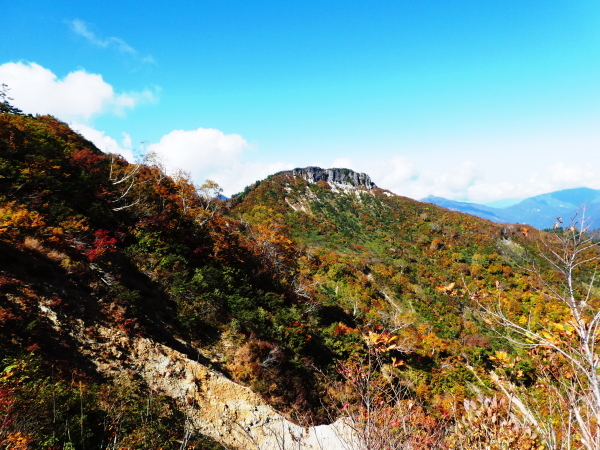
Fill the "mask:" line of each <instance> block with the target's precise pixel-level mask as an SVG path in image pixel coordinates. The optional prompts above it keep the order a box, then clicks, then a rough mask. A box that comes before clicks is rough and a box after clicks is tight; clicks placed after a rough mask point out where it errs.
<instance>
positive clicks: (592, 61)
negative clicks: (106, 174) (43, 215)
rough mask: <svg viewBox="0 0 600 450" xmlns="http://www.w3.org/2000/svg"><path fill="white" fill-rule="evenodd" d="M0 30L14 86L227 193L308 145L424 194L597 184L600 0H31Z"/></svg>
mask: <svg viewBox="0 0 600 450" xmlns="http://www.w3.org/2000/svg"><path fill="white" fill-rule="evenodd" d="M2 34H3V37H2V38H1V39H0V82H5V83H7V84H8V85H9V86H10V87H11V91H10V94H11V96H12V97H13V98H14V102H13V103H14V104H15V105H16V106H19V107H21V108H22V109H24V110H25V111H26V112H36V113H52V114H53V115H55V116H57V117H59V118H61V119H63V120H65V121H67V122H69V123H70V124H72V126H73V127H74V128H76V129H78V130H79V131H80V132H82V134H84V135H85V136H86V137H88V138H89V139H91V140H93V141H94V142H95V143H96V144H97V145H99V146H100V147H101V148H103V149H104V150H107V151H114V152H119V153H122V154H124V155H128V156H129V157H131V154H132V152H135V151H140V150H141V149H150V150H153V151H155V152H157V153H158V154H160V155H161V156H162V157H163V159H164V161H165V164H166V165H167V166H168V167H169V168H172V169H174V168H175V167H179V168H182V169H184V170H188V171H190V172H191V173H192V175H193V177H194V178H195V179H196V180H197V181H198V182H202V181H203V180H205V179H206V178H211V179H214V180H215V181H217V182H218V183H219V184H221V185H222V187H223V188H224V190H225V193H226V194H229V195H230V194H233V193H234V192H237V191H240V190H241V189H243V187H244V186H245V185H247V184H249V183H251V182H253V181H255V180H257V179H260V178H264V177H265V176H266V175H268V174H270V173H273V172H276V171H279V170H283V169H288V168H293V167H303V166H308V165H319V166H322V167H340V166H343V167H350V168H352V169H355V170H358V171H363V172H367V173H369V174H370V175H371V176H372V178H373V179H374V181H375V182H376V183H377V184H378V185H379V186H380V187H383V188H387V189H390V190H392V191H393V192H396V193H397V194H400V195H406V196H410V197H413V198H417V199H418V198H422V197H425V196H426V195H430V194H433V195H440V196H445V197H448V198H453V199H457V200H470V201H476V202H482V203H483V202H490V201H494V200H497V199H501V198H508V197H526V196H530V195H536V194H540V193H543V192H548V191H552V190H556V189H564V188H570V187H578V186H588V187H593V188H600V3H598V2H597V1H595V0H594V1H592V0H590V1H578V0H570V1H553V0H546V1H541V0H540V1H524V0H521V1H511V0H505V1H496V0H487V1H482V0H479V1H458V0H457V1H442V0H439V1H427V0H423V1H418V2H417V1H410V2H409V1H395V2H387V1H377V2H366V1H364V2H363V1H346V2H341V1H324V0H322V1H304V2H292V1H254V2H242V1H227V0H221V1H211V2H209V1H198V2H180V1H171V2H156V1H155V2H151V1H150V2H148V1H146V2H138V1H128V2H98V1H87V2H66V1H60V0H57V1H54V2H41V1H27V0H23V1H21V2H9V4H8V5H4V6H3V33H2ZM142 142H143V144H142Z"/></svg>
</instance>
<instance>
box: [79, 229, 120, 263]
mask: <svg viewBox="0 0 600 450" xmlns="http://www.w3.org/2000/svg"><path fill="white" fill-rule="evenodd" d="M109 234H110V232H109V231H106V230H98V231H96V232H95V233H94V235H95V236H96V239H95V240H94V244H93V247H92V248H91V249H89V250H88V251H87V252H85V256H86V257H87V258H88V259H89V260H90V261H93V260H95V259H98V258H100V257H101V256H103V255H104V254H106V253H114V252H116V251H117V250H116V249H115V245H116V244H117V238H114V237H109Z"/></svg>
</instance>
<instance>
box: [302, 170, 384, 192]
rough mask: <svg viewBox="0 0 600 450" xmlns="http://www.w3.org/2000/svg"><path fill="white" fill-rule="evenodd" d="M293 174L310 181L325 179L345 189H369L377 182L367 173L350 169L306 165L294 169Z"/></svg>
mask: <svg viewBox="0 0 600 450" xmlns="http://www.w3.org/2000/svg"><path fill="white" fill-rule="evenodd" d="M292 175H293V176H295V177H301V178H303V179H305V180H306V181H308V182H309V183H317V182H319V181H325V182H327V183H329V184H331V185H333V186H336V187H341V188H345V189H367V190H371V189H373V188H374V187H375V183H373V182H372V181H371V178H370V177H369V175H367V174H366V173H358V172H354V171H353V170H350V169H321V168H320V167H306V168H304V169H294V170H293V171H292Z"/></svg>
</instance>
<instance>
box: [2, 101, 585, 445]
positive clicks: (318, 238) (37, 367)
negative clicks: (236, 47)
mask: <svg viewBox="0 0 600 450" xmlns="http://www.w3.org/2000/svg"><path fill="white" fill-rule="evenodd" d="M349 172H350V171H347V172H345V173H346V174H348V173H349ZM355 178H356V177H355ZM218 194H219V190H218V186H216V185H214V183H207V184H205V185H203V186H200V187H197V186H194V185H193V184H192V183H191V181H190V180H189V178H188V177H187V176H186V175H185V174H183V173H179V174H177V175H174V176H167V175H166V174H165V171H164V170H163V168H162V167H161V165H160V161H157V160H156V159H154V158H153V157H152V155H148V156H147V158H146V160H145V161H144V162H143V163H141V164H129V163H127V162H126V161H124V160H123V159H121V158H119V157H118V156H114V155H106V154H103V153H102V152H100V151H99V150H98V149H96V148H95V147H94V146H93V144H91V143H90V142H88V141H86V140H85V139H83V138H82V137H81V136H79V135H78V134H76V133H74V132H73V131H72V130H70V129H69V127H68V126H67V125H66V124H64V123H61V122H59V121H57V120H56V119H54V118H52V117H49V116H38V117H31V116H25V115H22V114H19V113H18V112H17V113H14V112H12V113H3V114H0V249H1V252H0V258H1V259H0V289H1V291H0V333H2V337H3V339H2V340H1V341H0V353H1V354H2V356H3V359H2V368H1V370H3V372H2V376H1V377H0V411H1V412H2V415H4V417H6V419H5V420H4V421H3V422H1V423H0V445H2V446H4V447H3V448H52V449H54V448H56V449H58V448H61V449H62V448H213V446H216V445H217V444H215V443H212V442H210V441H209V440H208V439H205V438H204V437H202V436H201V435H200V434H198V433H194V432H190V428H189V426H188V425H189V421H188V420H187V416H186V413H185V411H186V407H185V406H182V404H181V403H180V402H179V401H178V400H177V401H176V400H175V399H174V396H173V395H171V394H169V395H167V394H168V392H166V391H165V390H163V391H161V390H159V389H158V388H156V387H154V388H151V387H150V386H148V379H147V378H144V377H143V376H142V374H141V373H139V370H140V369H139V367H141V366H140V365H139V364H137V362H136V360H135V358H138V356H136V355H137V353H136V352H135V351H134V349H133V347H132V346H129V344H127V342H129V341H130V342H134V341H135V340H136V339H137V340H138V341H139V340H140V339H142V340H144V342H155V343H156V345H157V348H158V347H159V346H160V347H161V348H169V349H171V350H172V351H173V352H177V354H180V355H184V357H187V358H189V360H190V361H195V362H197V363H200V364H202V365H204V366H205V367H207V368H209V369H211V370H214V371H217V372H218V373H221V374H223V375H225V376H226V377H228V378H229V379H231V380H234V381H236V382H239V383H241V384H244V385H246V386H249V387H250V388H251V389H252V390H253V391H254V392H256V393H257V394H259V395H260V396H261V397H262V398H263V399H264V401H265V402H267V403H269V404H270V405H272V406H273V407H275V408H276V409H277V410H279V411H280V412H282V413H283V414H286V415H287V416H288V417H289V418H291V419H293V420H296V421H299V422H301V423H302V424H320V423H327V422H329V421H331V420H333V419H335V418H337V417H339V416H349V417H359V416H360V414H363V415H364V413H365V409H364V408H365V399H370V400H369V401H368V403H369V404H370V405H371V403H373V402H375V403H373V405H374V404H377V405H379V406H378V407H377V408H375V409H374V410H373V409H370V410H369V411H372V412H373V414H375V413H377V414H379V416H376V415H373V416H372V417H371V416H368V417H367V419H365V420H367V423H369V424H370V425H373V427H372V428H373V429H376V428H377V427H379V429H380V430H381V429H385V430H388V431H389V432H391V433H392V434H394V433H395V435H396V441H398V442H400V441H402V442H408V441H407V439H408V438H407V436H412V438H413V440H414V442H416V441H419V442H425V443H428V444H426V445H427V448H434V447H436V446H438V447H439V446H448V445H450V446H451V445H454V446H455V447H453V448H462V447H460V446H459V445H462V444H461V442H464V439H465V435H464V428H461V427H460V426H459V427H455V426H454V424H455V423H457V420H458V419H460V417H462V416H463V414H464V412H465V403H464V402H463V400H465V399H469V398H477V397H478V396H479V398H480V400H481V399H483V398H484V397H486V396H487V397H489V398H491V397H492V396H493V395H494V391H495V390H498V389H500V391H501V390H502V389H501V388H500V387H499V384H498V383H495V382H494V380H493V377H490V371H491V370H492V369H494V368H495V369H496V370H497V372H496V373H500V372H501V373H502V374H503V375H502V376H503V377H504V379H505V380H507V382H510V383H513V384H514V386H523V387H524V388H528V387H530V386H534V385H535V383H536V382H537V380H539V379H541V378H540V376H541V375H540V373H539V372H538V371H536V367H535V364H534V363H535V356H536V355H532V354H528V353H527V352H526V351H524V350H523V349H519V348H517V347H515V346H513V345H512V344H510V343H509V342H508V341H507V340H506V339H503V338H501V337H500V336H499V335H498V333H496V332H495V331H494V330H493V329H492V328H490V326H489V325H487V324H485V323H484V317H483V316H482V315H480V314H479V311H480V310H481V309H482V308H485V307H486V306H489V307H491V306H493V305H496V304H497V303H498V302H500V303H501V304H502V307H503V308H504V309H503V310H506V311H509V312H510V317H511V318H514V320H515V321H517V322H518V321H525V322H524V323H529V324H533V325H535V324H538V325H539V326H540V327H547V326H549V325H548V324H550V323H558V324H561V323H564V322H565V320H566V319H565V320H563V319H564V318H565V317H567V316H568V311H566V310H565V308H564V307H561V306H560V305H561V303H560V301H558V302H557V301H554V300H553V299H552V298H550V297H548V292H549V291H548V288H547V286H544V284H543V283H541V282H540V278H539V277H538V275H543V277H544V279H546V280H549V281H550V282H554V281H556V282H560V281H561V275H560V274H559V273H556V272H553V271H551V270H550V269H551V268H550V266H549V265H548V264H547V263H545V262H544V260H543V259H542V258H540V257H539V250H540V248H539V247H538V244H537V243H538V242H539V239H540V237H542V238H543V236H542V235H540V234H539V232H538V231H537V230H534V229H528V228H521V227H517V226H510V225H497V224H493V223H491V222H488V221H485V220H481V219H477V218H475V217H471V216H466V215H462V214H459V213H455V212H451V211H448V210H445V209H443V208H439V207H436V206H434V205H430V204H424V203H420V202H416V201H413V200H410V199H406V198H403V197H399V196H396V195H394V194H392V193H390V192H388V191H385V190H382V189H380V188H378V187H375V186H371V187H369V188H365V187H364V186H360V185H352V183H350V184H346V185H344V184H343V183H341V184H339V183H338V184H336V183H328V182H326V181H323V180H321V181H318V182H310V181H307V179H305V178H303V177H302V176H299V175H294V172H283V173H280V174H276V175H274V176H271V177H269V178H268V179H266V180H263V181H261V182H259V183H256V184H255V185H254V186H251V187H249V188H248V189H246V191H245V192H244V193H242V194H240V195H238V196H235V197H234V198H233V199H231V200H230V201H227V202H222V201H219V200H217V198H218ZM586 252H587V253H586V255H592V257H593V255H595V253H593V252H594V249H593V248H591V247H590V248H589V249H588V248H586ZM532 263H533V264H535V267H539V269H538V270H535V271H533V272H532V271H528V270H526V268H528V267H529V268H531V267H532V266H531V264H532ZM580 275H581V276H583V277H584V278H585V277H587V276H588V275H589V273H588V272H585V271H584V272H582V273H581V274H580ZM593 294H594V295H595V291H593ZM592 297H593V296H592ZM588 302H589V303H590V304H594V302H595V297H593V298H589V299H588ZM561 308H562V309H561ZM586 311H587V310H586ZM586 314H587V313H586ZM584 315H585V314H584ZM563 328H564V326H563ZM568 329H569V328H568V327H567V331H568ZM107 330H113V332H110V331H107ZM496 330H498V329H497V328H496ZM111 333H112V334H114V336H117V335H118V336H120V337H119V339H120V341H119V342H123V343H122V344H114V345H113V341H111ZM128 339H129V341H128ZM114 342H115V343H116V342H117V339H116V338H115V340H114ZM136 342H137V341H136ZM107 348H111V350H110V354H106V353H105V352H107ZM171 350H169V351H171ZM134 356H135V358H134ZM498 371H500V372H498ZM365 377H366V378H365ZM365 379H368V380H369V382H368V383H367V384H366V385H365V383H362V382H360V381H361V380H365ZM157 386H158V384H157ZM539 395H542V396H543V395H545V394H543V391H542V390H541V388H540V391H539ZM196 401H197V400H193V402H196ZM486 401H488V400H481V402H480V403H479V404H478V406H477V408H488V409H489V408H492V410H493V411H492V412H494V411H495V413H498V414H501V415H502V414H504V416H505V417H509V418H510V417H512V416H510V414H512V413H510V412H509V411H507V410H506V405H505V404H503V403H502V402H500V403H498V402H496V403H489V401H488V403H485V402H486ZM57 404H59V405H61V406H60V407H58V408H57ZM486 405H487V406H486ZM490 405H491V406H490ZM188 406H189V405H188ZM371 406H372V405H371ZM199 408H200V409H201V405H200V406H199ZM473 408H476V407H475V406H474V407H473ZM494 408H495V409H494ZM466 411H467V414H466V415H465V419H464V420H470V418H471V419H472V418H473V417H475V416H473V415H469V408H468V407H467V409H466ZM357 414H358V416H357ZM361 417H362V416H361ZM369 417H371V418H369ZM384 417H386V418H387V419H386V420H388V421H387V422H385V421H384V419H383V418H384ZM401 418H402V420H400V419H401ZM461 420H462V419H461ZM511 420H512V419H511ZM369 421H371V422H369ZM378 421H379V422H378ZM394 421H395V422H394ZM405 423H410V424H411V426H410V427H406V426H405V425H402V424H405ZM363 425H364V421H363V422H361V421H359V422H358V423H357V425H356V427H355V428H356V430H357V432H358V433H359V434H360V433H361V432H362V431H363V428H361V427H362V426H363ZM400 425H402V426H400ZM472 426H474V427H477V426H479V425H477V424H475V425H472ZM482 426H483V425H482ZM486 426H487V425H486ZM520 426H521V427H526V426H525V425H518V424H514V425H511V426H509V427H508V426H507V427H508V428H507V429H506V430H504V431H506V434H507V436H509V437H510V438H511V439H512V438H514V436H516V435H523V436H526V437H527V436H528V437H527V439H530V441H531V442H534V441H535V440H536V439H537V438H536V437H535V436H533V437H532V436H531V433H530V434H527V433H524V432H523V429H522V428H519V427H520ZM511 427H512V428H511ZM200 428H201V427H200ZM401 428H402V430H404V431H402V432H401V431H400V429H401ZM505 428H506V427H505ZM75 430H77V432H75ZM440 430H448V434H447V435H446V434H445V433H442V432H441V431H440ZM461 430H463V431H461ZM507 430H508V431H507ZM504 431H503V432H504ZM402 433H405V434H402ZM511 433H512V434H511ZM379 434H381V433H379ZM184 436H185V439H184ZM461 439H462V440H461ZM515 439H516V438H515ZM523 439H525V438H523ZM411 442H412V441H411ZM515 442H516V441H515ZM528 442H529V441H528ZM452 443H454V444H452ZM17 445H21V447H17ZM69 445H71V446H72V447H68V446H69ZM411 445H412V444H411ZM424 445H425V444H424ZM532 445H533V444H532ZM215 448H216V447H215ZM393 448H402V447H393ZM415 448H416V447H415ZM473 448H478V447H473Z"/></svg>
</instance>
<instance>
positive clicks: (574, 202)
mask: <svg viewBox="0 0 600 450" xmlns="http://www.w3.org/2000/svg"><path fill="white" fill-rule="evenodd" d="M421 201H423V202H427V203H433V204H434V205H438V206H442V207H444V208H448V209H450V210H453V211H459V212H463V213H466V214H471V215H474V216H477V217H481V218H483V219H488V220H491V221H493V222H500V223H503V222H506V223H523V224H528V225H531V226H534V227H536V228H539V229H544V228H551V227H552V226H553V225H554V223H555V222H556V218H557V217H562V219H563V222H564V223H569V222H570V221H571V219H572V218H573V217H574V215H575V214H576V213H577V212H578V211H579V214H581V207H582V206H585V208H586V211H585V216H586V218H587V219H586V220H587V222H588V224H589V226H590V227H591V228H599V227H600V190H597V189H590V188H575V189H564V190H562V191H555V192H550V193H548V194H542V195H537V196H535V197H530V198H526V199H525V200H523V201H521V202H519V203H517V204H515V205H512V206H509V207H506V208H494V207H492V206H485V205H480V204H477V203H466V202H456V201H453V200H448V199H446V198H443V197H435V196H431V195H430V196H429V197H426V198H424V199H422V200H421ZM577 220H580V219H579V218H578V219H577Z"/></svg>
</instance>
